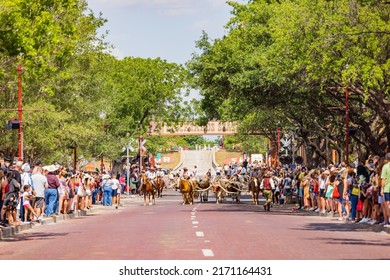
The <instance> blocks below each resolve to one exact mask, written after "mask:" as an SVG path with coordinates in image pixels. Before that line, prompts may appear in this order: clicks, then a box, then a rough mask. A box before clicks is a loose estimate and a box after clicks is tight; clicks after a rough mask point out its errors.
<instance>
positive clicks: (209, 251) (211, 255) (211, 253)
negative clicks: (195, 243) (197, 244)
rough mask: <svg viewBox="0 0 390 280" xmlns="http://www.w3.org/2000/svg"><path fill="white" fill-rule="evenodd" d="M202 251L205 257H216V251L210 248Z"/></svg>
mask: <svg viewBox="0 0 390 280" xmlns="http://www.w3.org/2000/svg"><path fill="white" fill-rule="evenodd" d="M202 253H203V256H205V257H214V253H213V251H212V250H210V249H202Z"/></svg>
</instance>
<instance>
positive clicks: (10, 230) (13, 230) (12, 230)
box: [0, 208, 98, 240]
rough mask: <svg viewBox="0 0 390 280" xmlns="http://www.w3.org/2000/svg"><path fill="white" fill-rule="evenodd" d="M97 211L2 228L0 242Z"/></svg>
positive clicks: (90, 210)
mask: <svg viewBox="0 0 390 280" xmlns="http://www.w3.org/2000/svg"><path fill="white" fill-rule="evenodd" d="M97 211H98V209H96V208H92V209H89V210H83V211H78V212H74V213H71V214H62V215H58V216H53V217H45V218H43V220H42V221H41V222H40V223H29V224H22V225H18V226H9V227H2V228H0V240H3V239H4V238H8V237H11V236H13V235H15V234H18V233H21V232H23V231H26V230H29V229H32V228H35V227H36V226H44V225H50V224H54V223H57V222H60V221H66V220H72V219H76V218H77V217H84V216H88V214H91V213H95V212H97Z"/></svg>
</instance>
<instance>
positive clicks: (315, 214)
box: [279, 204, 390, 234]
mask: <svg viewBox="0 0 390 280" xmlns="http://www.w3.org/2000/svg"><path fill="white" fill-rule="evenodd" d="M287 205H289V206H287ZM294 206H296V205H295V204H285V205H284V206H283V207H279V209H282V208H284V209H286V210H289V209H291V211H292V212H295V213H305V214H306V215H307V216H311V217H320V218H327V219H329V220H335V219H337V218H338V216H337V215H335V216H334V215H329V214H328V213H318V212H314V211H310V210H306V211H305V210H298V209H296V210H295V211H293V209H294ZM335 222H336V221H335ZM338 222H339V224H341V225H348V226H350V227H351V228H356V229H367V230H368V229H370V230H371V231H373V232H385V233H387V234H390V228H387V227H384V226H381V225H379V224H374V225H370V224H367V223H363V224H361V223H355V222H351V221H348V220H347V218H346V217H343V220H342V221H338Z"/></svg>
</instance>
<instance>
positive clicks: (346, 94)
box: [345, 86, 349, 166]
mask: <svg viewBox="0 0 390 280" xmlns="http://www.w3.org/2000/svg"><path fill="white" fill-rule="evenodd" d="M348 97H349V92H348V86H347V87H346V90H345V157H346V159H345V163H346V164H347V166H349V103H348Z"/></svg>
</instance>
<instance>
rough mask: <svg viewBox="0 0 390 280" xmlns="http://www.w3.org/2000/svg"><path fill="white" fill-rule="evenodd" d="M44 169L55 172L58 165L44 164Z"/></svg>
mask: <svg viewBox="0 0 390 280" xmlns="http://www.w3.org/2000/svg"><path fill="white" fill-rule="evenodd" d="M46 170H47V171H48V172H55V171H57V170H58V166H56V165H54V164H53V165H49V166H46Z"/></svg>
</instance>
